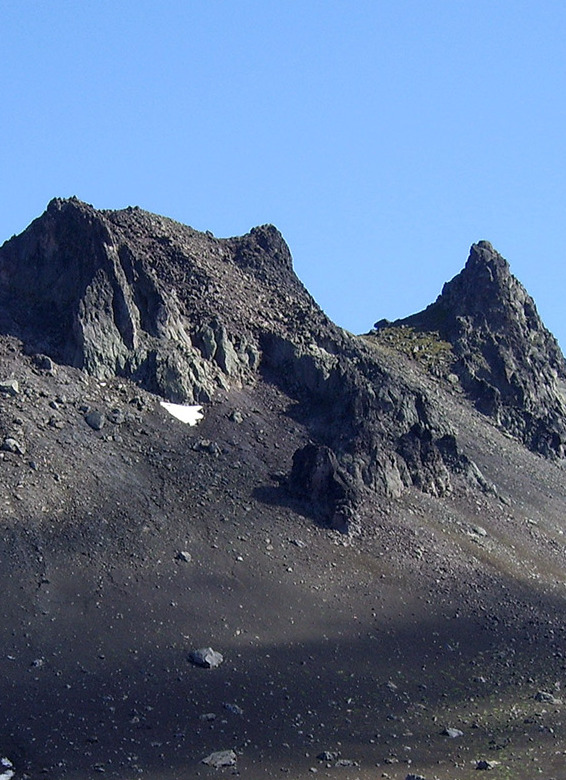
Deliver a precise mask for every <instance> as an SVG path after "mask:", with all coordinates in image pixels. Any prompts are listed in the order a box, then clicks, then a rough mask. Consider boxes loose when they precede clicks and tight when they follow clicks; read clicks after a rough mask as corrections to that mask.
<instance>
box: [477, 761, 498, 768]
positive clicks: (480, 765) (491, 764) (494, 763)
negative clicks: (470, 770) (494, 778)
mask: <svg viewBox="0 0 566 780" xmlns="http://www.w3.org/2000/svg"><path fill="white" fill-rule="evenodd" d="M499 763H500V762H499V761H486V760H485V759H481V761H478V762H477V763H476V769H495V767H496V766H498V765H499Z"/></svg>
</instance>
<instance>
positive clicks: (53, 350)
mask: <svg viewBox="0 0 566 780" xmlns="http://www.w3.org/2000/svg"><path fill="white" fill-rule="evenodd" d="M0 280H1V287H0V295H1V298H2V312H3V313H2V318H3V319H2V327H3V330H4V332H6V333H10V334H11V335H14V336H17V337H18V338H20V339H22V341H23V342H24V344H25V345H26V349H27V350H28V352H39V353H45V354H47V355H49V356H50V357H51V358H53V359H54V360H56V361H58V362H61V363H65V364H68V365H71V366H75V367H78V368H81V369H83V370H85V371H86V372H88V373H89V374H91V375H94V376H96V377H99V378H101V379H107V378H110V377H113V376H123V377H127V378H129V379H132V380H133V381H135V382H137V383H139V384H140V385H141V386H142V387H144V388H145V389H147V390H149V391H151V392H155V393H157V394H159V395H161V396H163V397H165V398H167V399H169V400H171V401H177V402H188V403H192V402H209V401H212V400H213V399H214V397H215V394H216V393H217V392H219V391H220V390H226V389H228V388H230V387H240V388H241V387H245V386H246V385H253V384H254V383H256V382H258V381H268V382H271V383H274V384H275V385H277V386H278V387H279V388H281V390H283V391H284V393H285V394H286V395H287V397H288V399H289V404H290V405H293V408H294V414H295V415H296V416H297V417H298V418H300V420H301V421H302V423H303V424H304V425H305V426H306V428H307V429H308V431H309V436H310V438H311V440H312V444H313V445H314V447H315V448H317V447H318V448H326V449H327V450H328V451H329V453H330V454H329V456H328V457H325V456H324V452H326V450H325V449H323V450H321V451H317V452H315V455H314V457H311V456H308V453H307V456H305V457H302V458H301V457H298V458H297V459H296V460H295V463H296V464H301V469H299V466H298V465H295V468H294V469H293V471H292V474H291V490H292V491H293V492H294V494H296V495H302V496H303V497H304V498H305V499H306V500H308V502H309V503H310V504H311V508H312V509H313V511H314V512H315V513H317V512H322V513H323V514H324V516H325V517H326V519H327V521H328V522H330V523H331V524H334V525H336V526H339V527H342V528H347V527H350V525H351V524H352V521H353V517H354V516H355V506H356V504H357V501H358V500H359V497H360V495H361V494H362V493H363V492H364V491H365V490H370V491H377V492H379V493H382V494H386V495H399V494H400V493H401V492H402V491H403V490H404V489H405V488H406V487H408V486H411V485H415V486H416V487H418V488H419V489H421V490H423V491H425V492H429V493H432V494H433V495H442V494H444V493H446V492H447V491H449V490H450V489H451V484H452V476H451V475H453V474H454V473H467V474H474V473H475V472H474V470H473V468H471V466H470V464H469V463H468V461H467V459H466V458H465V456H464V455H463V454H462V453H461V452H460V451H459V448H458V445H457V442H456V440H455V438H454V436H453V434H452V431H451V429H450V427H449V425H447V424H446V423H445V422H443V420H442V416H441V415H439V414H438V413H437V412H436V411H435V410H434V408H433V403H431V401H430V399H429V398H428V397H427V391H426V390H425V389H424V388H423V387H421V386H420V385H419V384H418V382H417V383H415V382H411V381H408V379H407V378H406V377H405V376H403V372H402V371H398V372H394V373H393V374H392V373H391V371H390V370H386V369H385V368H384V367H383V365H382V364H381V363H380V360H379V357H378V356H377V354H376V353H375V352H374V351H373V350H372V349H370V348H368V347H367V345H366V344H365V343H364V342H363V341H362V340H360V339H357V338H355V337H352V336H350V335H349V334H346V333H345V332H344V331H342V330H341V329H339V328H337V327H336V326H335V325H334V324H333V323H332V322H330V321H329V320H328V318H327V317H326V316H325V315H324V313H323V312H322V311H321V310H320V308H319V307H318V306H317V305H316V303H315V302H314V301H313V299H312V298H311V296H310V295H309V294H308V293H307V291H306V290H305V288H304V287H303V286H302V284H301V283H300V282H299V280H298V279H297V277H296V276H295V274H294V272H293V268H292V260H291V255H290V252H289V249H288V247H287V245H286V244H285V242H284V241H283V239H282V237H281V235H280V234H279V232H278V231H277V230H276V229H275V228H274V227H273V226H270V225H267V226H263V227H259V228H254V229H253V230H251V231H250V233H248V234H247V235H245V236H243V237H241V238H230V239H217V238H215V237H213V236H212V235H210V234H203V233H199V232H197V231H195V230H192V229H191V228H189V227H187V226H184V225H180V224H178V223H175V222H173V221H171V220H168V219H165V218H163V217H158V216H156V215H152V214H149V213H146V212H144V211H141V210H140V209H136V208H129V209H125V210H123V211H116V212H111V211H97V210H95V209H93V208H92V207H91V206H88V205H87V204H84V203H81V202H80V201H78V200H76V199H70V200H54V201H52V202H51V203H50V204H49V206H48V208H47V211H46V212H45V213H44V214H43V215H42V216H41V217H40V218H38V219H37V220H35V221H34V222H33V223H32V225H30V227H29V228H28V229H27V230H26V231H25V232H24V233H23V234H22V235H20V236H17V237H15V238H13V239H11V240H10V241H8V242H6V244H4V246H3V247H2V248H1V249H0ZM311 455H312V452H311ZM322 463H324V464H325V465H324V469H325V476H324V478H322V477H320V475H319V474H318V470H319V469H320V468H321V464H322ZM287 468H289V469H290V464H289V465H288V466H287ZM299 470H302V473H301V474H299V473H298V472H299ZM321 479H322V482H320V480H321ZM474 479H475V477H474ZM313 480H314V482H315V483H320V484H325V485H327V486H328V484H330V483H332V484H334V482H335V483H336V484H337V485H341V486H345V487H344V489H342V488H341V489H339V490H336V497H337V498H336V500H335V501H331V502H330V503H329V501H328V498H327V496H326V494H327V493H328V490H327V489H326V488H325V489H324V490H323V491H322V492H321V491H318V493H317V491H314V492H313V491H312V490H311V488H310V487H309V486H311V485H312V484H313ZM328 480H330V483H329V482H328ZM322 493H324V494H325V495H324V496H323V495H322ZM330 494H332V495H334V493H333V491H332V490H330Z"/></svg>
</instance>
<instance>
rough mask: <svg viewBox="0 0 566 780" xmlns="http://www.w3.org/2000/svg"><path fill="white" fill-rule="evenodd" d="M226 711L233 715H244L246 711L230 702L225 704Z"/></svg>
mask: <svg viewBox="0 0 566 780" xmlns="http://www.w3.org/2000/svg"><path fill="white" fill-rule="evenodd" d="M223 706H224V709H225V710H228V712H231V713H232V714H233V715H243V714H244V710H243V709H242V708H241V707H239V706H238V705H237V704H231V703H230V702H224V705H223Z"/></svg>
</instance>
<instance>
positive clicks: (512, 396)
mask: <svg viewBox="0 0 566 780" xmlns="http://www.w3.org/2000/svg"><path fill="white" fill-rule="evenodd" d="M393 326H394V327H403V326H405V327H409V328H411V327H412V328H414V329H415V330H417V331H425V332H426V331H428V332H437V333H438V334H439V335H440V338H441V339H444V340H446V341H447V342H449V343H450V344H451V345H452V348H453V351H454V355H455V357H456V362H455V363H454V366H453V371H454V372H455V373H456V374H457V375H458V376H459V378H460V381H461V383H462V386H463V388H464V389H465V391H466V392H467V394H468V395H469V396H470V398H471V399H472V400H473V401H474V402H475V404H476V406H477V408H478V409H479V410H480V411H481V412H483V413H484V414H486V415H488V416H490V417H492V418H493V419H494V420H495V421H496V422H497V424H498V425H499V426H500V427H501V428H503V429H504V430H506V431H508V432H509V433H511V434H512V435H513V436H515V437H516V438H518V439H519V440H520V441H522V442H523V443H524V444H526V445H527V446H528V447H529V448H531V449H533V450H535V451H537V452H540V453H542V454H543V455H548V456H558V457H564V454H565V452H566V449H565V448H566V395H565V393H564V382H565V380H566V363H565V361H564V357H563V355H562V352H561V351H560V347H559V346H558V343H557V342H556V339H555V338H554V336H552V334H551V333H549V331H548V330H547V329H546V328H545V327H544V325H543V323H542V321H541V319H540V317H539V315H538V312H537V309H536V306H535V304H534V301H533V299H532V298H531V297H530V296H529V295H528V293H527V291H526V290H525V288H524V287H523V286H522V285H521V284H520V282H519V281H517V279H516V278H515V277H514V276H513V275H512V274H511V271H510V268H509V264H508V262H507V261H506V260H505V259H504V258H503V257H502V256H501V255H500V254H499V253H498V252H496V251H495V249H494V248H493V247H492V245H491V244H490V243H489V242H488V241H480V242H479V243H477V244H474V245H473V246H472V248H471V251H470V256H469V258H468V261H467V263H466V266H465V268H464V269H463V270H462V271H461V272H460V273H459V274H458V275H457V276H455V277H454V279H452V280H451V281H450V282H447V283H446V284H445V285H444V288H443V290H442V293H441V295H439V297H438V298H437V300H436V301H435V302H434V303H433V304H431V305H430V306H429V307H428V308H426V309H425V310H424V311H422V312H420V313H418V314H414V315H412V316H411V317H407V318H405V319H402V320H398V321H397V322H395V323H393Z"/></svg>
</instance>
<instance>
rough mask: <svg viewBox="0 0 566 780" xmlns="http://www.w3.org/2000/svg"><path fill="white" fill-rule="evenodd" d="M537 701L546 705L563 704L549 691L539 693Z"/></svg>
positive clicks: (536, 695)
mask: <svg viewBox="0 0 566 780" xmlns="http://www.w3.org/2000/svg"><path fill="white" fill-rule="evenodd" d="M535 701H540V702H544V703H545V704H562V699H557V698H556V696H554V695H553V694H552V693H549V692H548V691H538V692H537V693H536V694H535Z"/></svg>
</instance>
